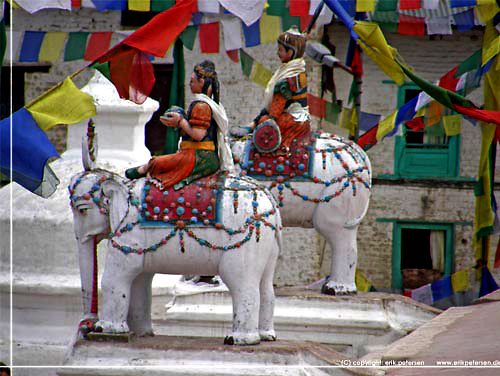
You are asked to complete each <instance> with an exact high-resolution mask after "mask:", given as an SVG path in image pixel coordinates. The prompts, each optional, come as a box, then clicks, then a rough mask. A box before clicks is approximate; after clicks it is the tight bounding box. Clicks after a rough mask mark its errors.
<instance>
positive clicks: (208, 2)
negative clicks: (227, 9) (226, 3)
mask: <svg viewBox="0 0 500 376" xmlns="http://www.w3.org/2000/svg"><path fill="white" fill-rule="evenodd" d="M198 12H200V13H216V14H218V13H219V2H218V1H214V0H198Z"/></svg>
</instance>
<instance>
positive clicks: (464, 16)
mask: <svg viewBox="0 0 500 376" xmlns="http://www.w3.org/2000/svg"><path fill="white" fill-rule="evenodd" d="M453 19H454V20H455V25H456V26H457V30H458V31H467V30H470V29H472V28H473V27H474V9H469V10H466V11H465V12H461V13H457V14H454V15H453Z"/></svg>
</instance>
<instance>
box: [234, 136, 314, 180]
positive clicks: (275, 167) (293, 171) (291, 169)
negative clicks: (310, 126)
mask: <svg viewBox="0 0 500 376" xmlns="http://www.w3.org/2000/svg"><path fill="white" fill-rule="evenodd" d="M315 141H316V139H315V138H313V137H310V136H307V137H304V138H302V139H298V140H294V141H293V142H292V146H291V147H290V150H288V151H287V152H282V151H281V149H278V151H276V152H274V153H261V152H259V151H257V150H255V149H254V148H251V149H250V150H249V155H248V162H246V163H245V165H244V166H243V168H244V169H245V170H246V172H247V175H249V176H263V175H264V176H268V177H271V176H291V177H294V176H301V175H305V176H307V174H308V173H309V170H311V169H312V166H311V164H312V160H311V151H313V150H314V143H315Z"/></svg>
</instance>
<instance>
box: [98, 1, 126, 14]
mask: <svg viewBox="0 0 500 376" xmlns="http://www.w3.org/2000/svg"><path fill="white" fill-rule="evenodd" d="M92 2H93V3H94V5H95V7H96V9H97V10H98V11H100V12H102V11H105V10H127V0H92Z"/></svg>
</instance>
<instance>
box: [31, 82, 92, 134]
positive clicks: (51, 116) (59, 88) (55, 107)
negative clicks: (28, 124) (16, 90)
mask: <svg viewBox="0 0 500 376" xmlns="http://www.w3.org/2000/svg"><path fill="white" fill-rule="evenodd" d="M26 109H27V110H28V111H29V112H30V113H31V115H32V116H33V119H35V121H36V123H37V124H38V126H39V127H40V129H42V130H44V131H46V130H48V129H50V128H52V127H53V126H55V125H58V124H76V123H79V122H80V121H82V120H85V119H87V118H89V117H91V116H95V114H96V108H95V105H94V98H93V97H92V96H91V95H89V94H86V93H84V92H83V91H81V90H80V89H78V88H77V87H76V85H75V84H74V83H73V81H72V80H71V77H68V78H66V79H65V80H64V81H62V82H60V83H59V84H57V85H56V86H54V87H53V88H52V89H50V90H48V91H46V92H45V93H43V94H42V95H41V96H39V97H38V98H37V99H35V100H34V101H33V102H31V103H30V104H28V105H27V106H26Z"/></svg>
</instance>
